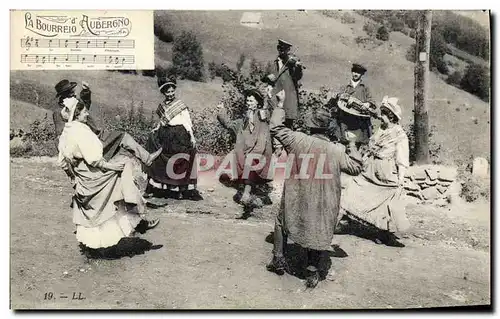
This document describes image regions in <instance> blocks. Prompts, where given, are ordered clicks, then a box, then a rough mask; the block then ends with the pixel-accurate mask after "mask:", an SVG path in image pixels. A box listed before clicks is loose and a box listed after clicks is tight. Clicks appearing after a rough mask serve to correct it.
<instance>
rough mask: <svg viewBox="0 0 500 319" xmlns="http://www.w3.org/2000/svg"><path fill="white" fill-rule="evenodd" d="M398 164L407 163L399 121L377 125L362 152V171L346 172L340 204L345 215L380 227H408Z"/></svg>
mask: <svg viewBox="0 0 500 319" xmlns="http://www.w3.org/2000/svg"><path fill="white" fill-rule="evenodd" d="M398 165H401V166H403V167H405V168H408V166H409V145H408V137H407V136H406V133H405V131H404V130H403V128H402V127H401V126H399V125H394V126H393V127H391V128H387V129H379V130H378V131H377V132H375V134H374V135H373V136H372V137H371V138H370V141H369V144H368V150H367V153H366V154H365V155H364V156H363V172H362V174H361V175H359V176H354V177H351V176H345V179H344V181H345V183H344V185H343V187H344V189H343V190H342V198H341V207H342V209H343V210H344V211H345V212H346V213H347V215H348V216H350V217H352V218H354V219H356V220H359V221H361V222H365V223H368V224H369V225H372V226H375V227H377V228H379V229H382V230H388V231H404V230H406V229H408V228H409V222H408V219H407V217H406V212H405V205H404V202H403V201H402V200H401V195H402V188H401V187H400V185H398Z"/></svg>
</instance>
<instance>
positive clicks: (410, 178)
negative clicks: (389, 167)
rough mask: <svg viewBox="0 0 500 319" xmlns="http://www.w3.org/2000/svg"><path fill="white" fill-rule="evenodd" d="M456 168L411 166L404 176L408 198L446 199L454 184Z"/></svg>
mask: <svg viewBox="0 0 500 319" xmlns="http://www.w3.org/2000/svg"><path fill="white" fill-rule="evenodd" d="M457 174H458V171H457V168H456V167H449V166H436V165H426V166H411V167H410V168H409V169H408V171H407V172H406V175H405V185H404V190H405V191H406V194H407V195H408V196H414V197H416V198H418V199H420V200H425V201H432V200H437V199H446V198H447V197H448V195H450V191H451V190H452V189H453V187H452V185H454V184H455V183H456V178H457Z"/></svg>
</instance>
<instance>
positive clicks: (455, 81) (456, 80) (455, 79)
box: [446, 71, 463, 88]
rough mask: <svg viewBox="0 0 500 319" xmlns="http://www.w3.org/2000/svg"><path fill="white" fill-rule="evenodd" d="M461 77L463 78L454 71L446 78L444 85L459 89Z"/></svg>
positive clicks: (458, 72)
mask: <svg viewBox="0 0 500 319" xmlns="http://www.w3.org/2000/svg"><path fill="white" fill-rule="evenodd" d="M462 77H463V75H462V73H461V72H460V71H455V72H453V73H452V74H451V75H450V76H448V78H447V79H446V83H448V84H449V85H453V86H456V87H458V88H459V87H460V83H461V81H462Z"/></svg>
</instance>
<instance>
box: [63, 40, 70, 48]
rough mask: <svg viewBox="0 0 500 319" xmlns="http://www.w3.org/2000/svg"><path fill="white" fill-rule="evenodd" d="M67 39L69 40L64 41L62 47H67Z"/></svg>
mask: <svg viewBox="0 0 500 319" xmlns="http://www.w3.org/2000/svg"><path fill="white" fill-rule="evenodd" d="M68 41H69V40H66V41H64V47H65V48H67V47H68Z"/></svg>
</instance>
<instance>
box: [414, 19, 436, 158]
mask: <svg viewBox="0 0 500 319" xmlns="http://www.w3.org/2000/svg"><path fill="white" fill-rule="evenodd" d="M431 22H432V11H431V10H425V11H422V14H421V16H420V17H419V20H418V25H417V32H416V47H415V54H416V55H417V57H416V58H417V59H416V63H415V96H414V103H415V112H414V123H415V125H414V132H415V157H416V158H415V159H416V162H417V164H428V163H429V114H428V112H427V110H428V108H427V100H428V97H429V59H430V56H429V54H430V47H431V24H432V23H431Z"/></svg>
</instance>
